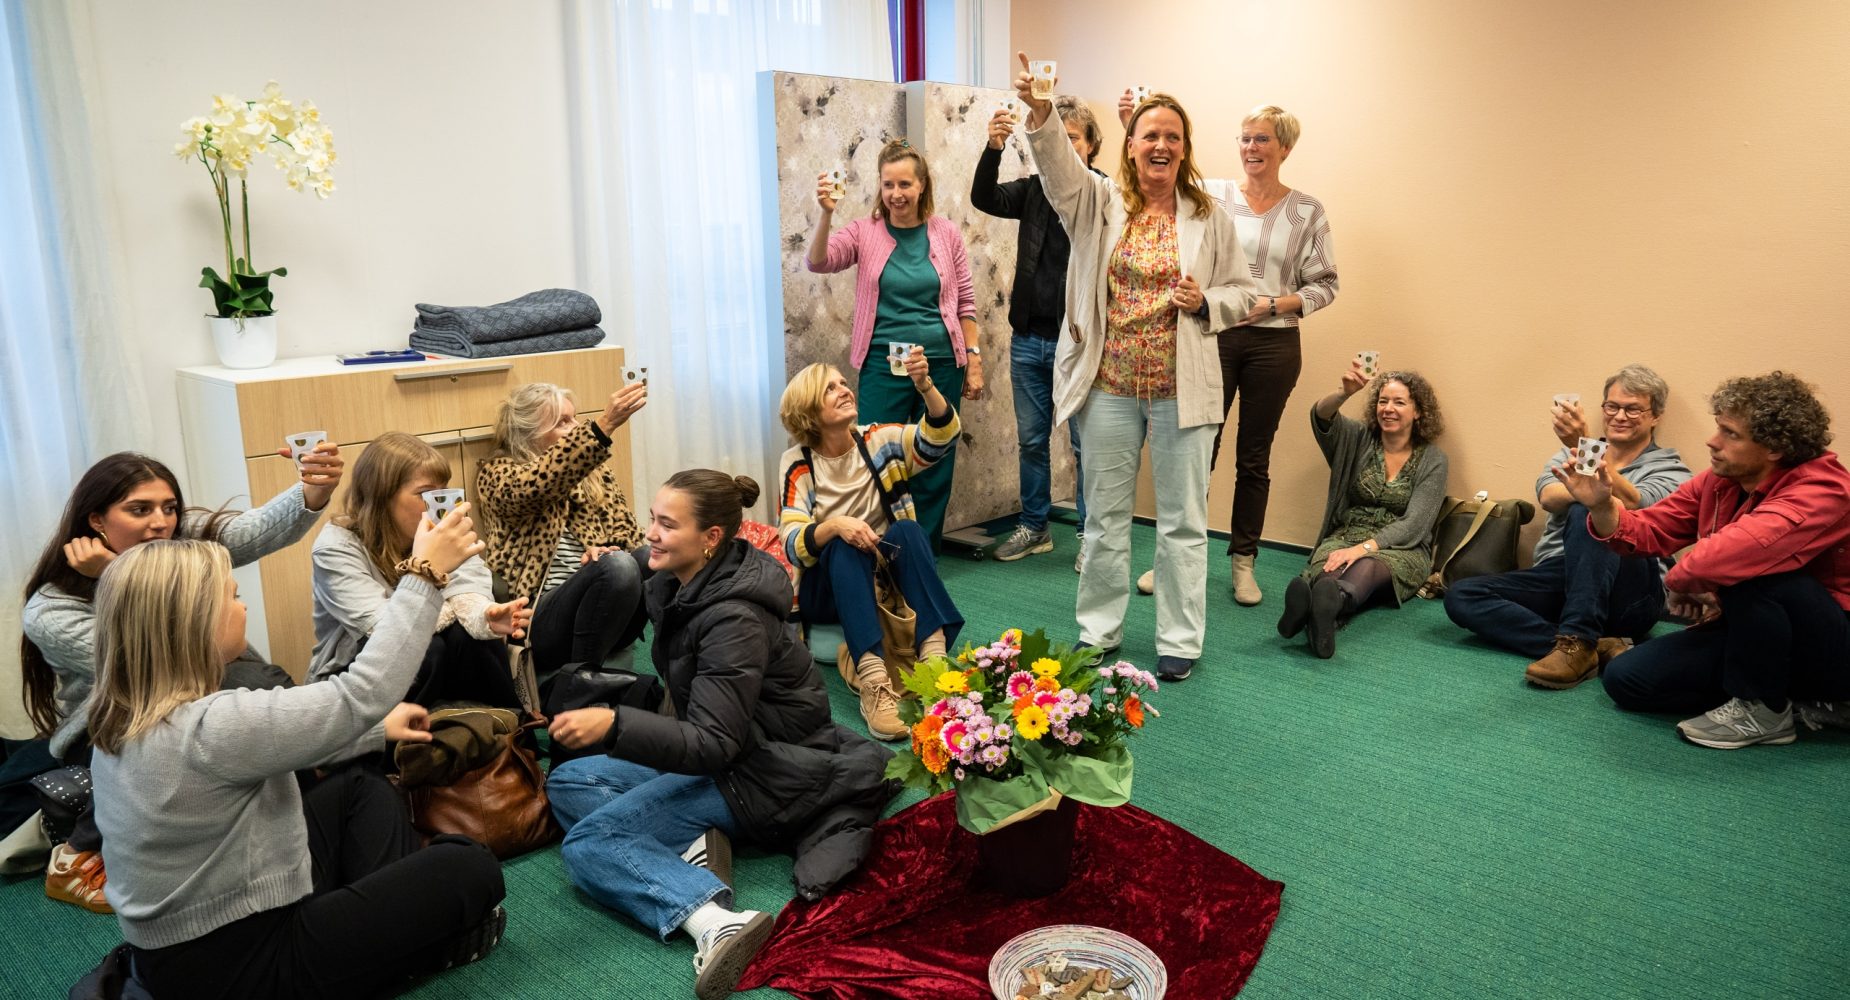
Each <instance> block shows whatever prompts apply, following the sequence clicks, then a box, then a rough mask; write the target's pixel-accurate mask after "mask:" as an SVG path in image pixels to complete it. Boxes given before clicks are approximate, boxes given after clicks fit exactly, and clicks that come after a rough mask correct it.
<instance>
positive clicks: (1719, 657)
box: [1554, 372, 1850, 750]
mask: <svg viewBox="0 0 1850 1000" xmlns="http://www.w3.org/2000/svg"><path fill="white" fill-rule="evenodd" d="M1709 408H1710V410H1711V411H1712V412H1713V413H1714V414H1715V434H1714V436H1713V437H1711V438H1709V441H1708V447H1709V468H1708V469H1705V470H1703V471H1702V472H1699V473H1697V474H1696V477H1695V478H1694V479H1691V480H1690V481H1689V482H1686V483H1684V484H1683V485H1682V486H1681V487H1679V488H1678V489H1677V491H1676V492H1674V493H1672V494H1671V495H1670V496H1668V497H1666V498H1664V499H1663V500H1660V501H1658V502H1657V503H1655V504H1652V505H1651V506H1649V507H1645V508H1643V509H1640V510H1625V509H1623V508H1622V507H1621V506H1620V505H1619V504H1618V503H1617V502H1615V501H1614V500H1613V498H1612V485H1611V484H1612V472H1611V471H1610V470H1609V469H1608V468H1606V466H1605V465H1604V464H1602V465H1601V466H1600V468H1599V471H1598V474H1597V475H1595V476H1584V475H1580V474H1578V473H1575V472H1573V471H1571V470H1570V469H1565V468H1561V467H1559V466H1557V467H1556V468H1555V470H1554V474H1555V475H1556V476H1557V477H1559V478H1560V479H1561V481H1562V482H1563V483H1565V484H1566V485H1567V488H1568V490H1569V492H1571V493H1573V495H1574V499H1575V500H1578V501H1579V502H1580V503H1582V504H1584V505H1585V506H1586V508H1587V511H1588V514H1587V530H1588V531H1589V532H1591V533H1592V535H1593V537H1595V538H1597V539H1599V540H1600V541H1602V542H1604V543H1606V544H1607V545H1608V546H1610V547H1612V549H1614V550H1615V551H1617V552H1619V553H1620V554H1622V555H1646V556H1667V555H1671V554H1673V553H1676V552H1677V551H1679V550H1681V549H1682V548H1683V547H1685V546H1693V547H1692V548H1690V550H1689V551H1688V552H1687V553H1685V554H1684V555H1683V556H1682V557H1681V558H1679V559H1678V560H1677V564H1676V566H1675V567H1674V568H1672V569H1671V570H1670V572H1669V573H1668V574H1666V575H1665V577H1664V588H1665V590H1666V591H1667V592H1668V595H1669V596H1668V601H1669V605H1670V610H1671V611H1672V612H1673V613H1675V614H1678V615H1679V616H1680V617H1685V618H1691V619H1694V620H1695V622H1696V624H1694V625H1693V626H1691V627H1690V628H1687V629H1685V630H1683V631H1681V632H1677V633H1674V634H1671V635H1665V636H1660V637H1658V638H1655V639H1652V640H1651V641H1650V642H1647V643H1644V644H1643V645H1641V646H1639V647H1638V648H1637V649H1635V650H1633V651H1632V652H1630V653H1627V654H1625V655H1624V656H1621V657H1618V658H1616V659H1614V660H1613V661H1612V662H1611V663H1610V664H1609V665H1608V666H1607V667H1606V672H1605V676H1604V677H1603V678H1602V679H1603V681H1604V683H1605V686H1606V693H1607V694H1609V695H1611V696H1612V700H1613V701H1614V702H1616V703H1617V704H1618V706H1619V707H1620V708H1623V709H1627V710H1629V711H1643V712H1702V714H1701V715H1697V716H1695V717H1694V718H1690V719H1685V720H1684V721H1682V722H1679V723H1677V731H1678V732H1680V733H1682V734H1683V738H1684V739H1687V740H1689V741H1690V742H1692V743H1696V744H1699V745H1701V746H1705V747H1715V748H1717V749H1722V750H1734V749H1738V748H1740V747H1745V746H1751V745H1753V744H1755V743H1773V744H1782V743H1791V742H1792V740H1793V738H1794V735H1795V733H1794V729H1793V725H1792V714H1793V708H1794V703H1793V699H1803V701H1801V702H1799V704H1798V708H1799V710H1800V713H1801V715H1802V716H1803V717H1805V718H1806V721H1807V722H1808V724H1813V727H1814V728H1816V725H1815V722H1814V720H1822V721H1829V722H1833V723H1838V724H1841V723H1842V722H1843V721H1844V720H1845V714H1844V711H1843V710H1844V708H1845V706H1844V705H1843V704H1841V703H1842V702H1843V701H1844V700H1846V699H1850V472H1847V471H1845V469H1844V467H1843V465H1842V463H1840V462H1839V461H1838V459H1837V456H1836V455H1835V454H1834V453H1832V452H1830V451H1827V450H1826V446H1827V445H1829V444H1830V443H1831V419H1830V415H1829V414H1827V413H1826V412H1825V410H1824V406H1823V404H1821V403H1819V402H1818V399H1817V396H1816V395H1814V394H1813V392H1812V390H1811V387H1810V386H1808V385H1806V384H1805V383H1804V382H1802V381H1800V380H1799V379H1798V378H1797V377H1795V376H1792V375H1788V374H1786V373H1784V372H1773V373H1771V374H1769V375H1760V376H1756V377H1752V378H1735V379H1729V380H1728V381H1726V382H1723V383H1722V384H1721V387H1720V388H1718V389H1716V390H1715V394H1714V395H1713V396H1711V397H1710V399H1709ZM1705 708H1707V711H1703V709H1705Z"/></svg>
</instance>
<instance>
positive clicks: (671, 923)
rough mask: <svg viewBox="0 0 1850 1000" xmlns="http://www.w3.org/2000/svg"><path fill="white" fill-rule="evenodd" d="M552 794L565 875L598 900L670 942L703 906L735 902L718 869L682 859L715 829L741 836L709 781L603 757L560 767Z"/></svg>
mask: <svg viewBox="0 0 1850 1000" xmlns="http://www.w3.org/2000/svg"><path fill="white" fill-rule="evenodd" d="M546 795H547V798H549V799H550V800H551V802H552V812H553V815H554V816H557V817H558V818H559V825H560V826H563V827H565V845H564V847H562V848H561V849H560V854H561V855H562V856H563V857H564V859H565V871H566V874H568V875H570V876H571V879H572V884H573V885H576V886H578V888H580V889H583V890H584V891H585V893H586V894H587V895H589V896H590V897H591V898H592V899H595V900H597V901H598V902H600V903H602V904H604V905H605V906H608V907H610V908H611V909H613V910H619V911H621V912H623V913H625V914H628V915H629V916H630V917H632V918H634V919H635V920H636V922H637V923H640V924H642V925H643V926H644V927H651V928H654V930H655V932H656V933H657V934H659V935H661V937H662V939H663V940H667V938H668V935H670V934H672V933H674V931H675V930H676V929H677V928H679V927H680V926H681V924H682V923H683V922H684V921H686V920H687V917H688V915H689V914H691V913H693V912H694V911H695V910H697V909H699V908H700V905H701V904H702V903H706V902H709V901H713V900H718V901H719V903H720V905H722V906H731V905H732V891H731V890H729V889H727V888H726V883H724V882H721V881H720V880H719V876H717V875H715V874H713V873H712V872H710V871H708V870H706V869H705V868H700V867H698V866H695V865H691V864H688V863H687V862H685V861H683V860H681V852H682V851H685V850H687V848H688V845H690V844H692V843H693V842H694V841H695V840H696V839H697V838H699V837H700V836H701V835H702V834H704V833H706V832H707V830H709V829H713V828H717V829H719V830H720V831H721V832H723V833H725V834H726V835H727V836H728V837H731V836H733V835H734V832H735V828H734V826H733V821H732V809H731V808H730V807H729V806H727V805H726V799H725V798H724V797H723V796H721V795H720V793H719V786H718V785H716V784H714V783H713V779H712V778H708V777H701V776H695V775H687V774H664V773H662V772H661V771H657V770H655V769H654V768H650V767H644V766H642V765H641V764H636V763H632V762H630V761H627V760H619V759H617V758H615V757H610V756H607V755H598V756H595V757H580V758H578V759H577V760H573V761H567V762H566V763H564V764H560V765H559V766H558V767H555V768H553V769H552V775H551V777H549V778H547V779H546Z"/></svg>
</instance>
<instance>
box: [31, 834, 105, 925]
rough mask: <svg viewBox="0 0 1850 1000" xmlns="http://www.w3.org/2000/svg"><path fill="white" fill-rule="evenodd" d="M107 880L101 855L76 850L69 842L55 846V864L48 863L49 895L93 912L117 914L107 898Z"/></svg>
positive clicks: (46, 883)
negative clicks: (104, 887)
mask: <svg viewBox="0 0 1850 1000" xmlns="http://www.w3.org/2000/svg"><path fill="white" fill-rule="evenodd" d="M104 881H105V878H104V875H103V856H102V855H101V854H99V853H97V852H96V851H75V850H72V849H71V845H69V844H59V845H58V846H56V847H54V848H52V849H51V864H49V865H46V866H45V895H47V896H49V897H51V898H52V899H55V900H58V901H59V902H61V903H71V904H73V905H76V906H81V907H83V908H84V909H86V910H89V911H90V912H92V913H114V912H116V911H114V910H112V909H110V908H109V901H108V900H106V899H104V898H103V883H104Z"/></svg>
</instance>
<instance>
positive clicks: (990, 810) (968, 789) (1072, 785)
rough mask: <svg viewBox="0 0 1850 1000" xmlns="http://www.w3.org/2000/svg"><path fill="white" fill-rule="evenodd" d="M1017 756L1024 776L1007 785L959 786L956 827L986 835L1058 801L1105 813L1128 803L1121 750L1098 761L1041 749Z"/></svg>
mask: <svg viewBox="0 0 1850 1000" xmlns="http://www.w3.org/2000/svg"><path fill="white" fill-rule="evenodd" d="M1017 753H1019V755H1020V756H1021V759H1022V763H1023V764H1025V765H1027V773H1025V774H1022V775H1021V776H1019V777H1015V778H1010V779H1009V780H1007V781H990V780H989V779H987V778H983V777H977V776H972V777H970V778H968V779H966V780H964V781H963V782H962V783H961V784H959V785H958V786H957V824H958V825H959V826H961V827H963V828H964V829H966V830H969V831H970V832H971V833H975V834H979V835H980V834H985V833H988V832H990V831H991V830H994V829H996V828H998V827H1000V826H1002V825H1003V824H1004V821H1014V820H1019V819H1026V818H1027V817H1029V816H1032V815H1035V814H1036V813H1038V812H1040V811H1042V809H1051V808H1053V807H1054V806H1055V805H1057V804H1058V803H1059V797H1061V796H1063V797H1065V798H1069V799H1074V800H1076V801H1079V802H1084V803H1085V804H1087V805H1092V806H1102V807H1104V808H1107V809H1109V808H1112V807H1115V806H1121V805H1123V804H1124V803H1126V802H1129V801H1130V800H1131V775H1132V767H1131V754H1130V751H1129V750H1127V749H1125V748H1124V747H1123V746H1121V745H1120V746H1114V747H1110V748H1107V749H1106V750H1104V751H1102V752H1100V754H1099V755H1098V756H1096V757H1081V756H1078V755H1077V754H1071V753H1064V754H1053V753H1050V752H1049V751H1048V750H1047V749H1046V748H1045V747H1043V746H1041V745H1040V744H1039V743H1027V744H1023V745H1022V746H1021V748H1020V749H1019V750H1018V751H1017ZM1037 806H1038V807H1041V808H1036V807H1037Z"/></svg>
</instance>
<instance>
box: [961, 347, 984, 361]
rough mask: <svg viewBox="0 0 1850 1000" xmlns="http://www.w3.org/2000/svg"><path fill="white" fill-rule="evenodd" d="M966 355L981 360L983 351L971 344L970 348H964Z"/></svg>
mask: <svg viewBox="0 0 1850 1000" xmlns="http://www.w3.org/2000/svg"><path fill="white" fill-rule="evenodd" d="M964 353H965V354H968V355H971V356H973V357H978V358H980V357H982V356H983V349H982V348H980V347H978V346H976V345H975V344H971V345H970V346H969V347H966V348H964Z"/></svg>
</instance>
